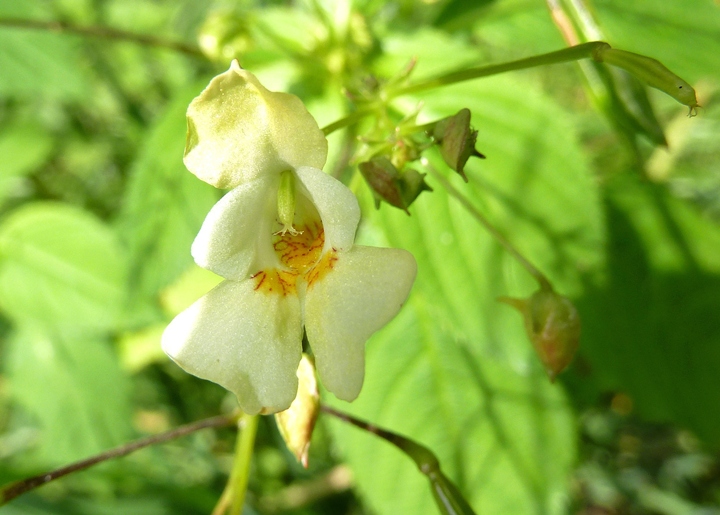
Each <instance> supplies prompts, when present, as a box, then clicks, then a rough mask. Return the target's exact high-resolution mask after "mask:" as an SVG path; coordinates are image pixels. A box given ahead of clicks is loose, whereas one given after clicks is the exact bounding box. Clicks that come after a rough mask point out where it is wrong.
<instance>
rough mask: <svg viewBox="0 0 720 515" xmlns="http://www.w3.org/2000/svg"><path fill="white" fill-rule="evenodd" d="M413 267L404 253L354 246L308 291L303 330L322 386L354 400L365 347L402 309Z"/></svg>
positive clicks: (403, 251) (359, 380) (348, 399)
mask: <svg viewBox="0 0 720 515" xmlns="http://www.w3.org/2000/svg"><path fill="white" fill-rule="evenodd" d="M416 272H417V265H416V263H415V258H413V256H412V254H410V253H409V252H407V251H405V250H402V249H384V248H375V247H361V246H355V247H353V248H352V249H351V250H349V251H348V252H343V253H338V260H337V262H336V263H335V264H334V267H333V269H332V271H330V272H329V273H327V274H326V275H325V276H324V277H323V278H322V279H321V280H319V281H317V283H315V284H313V285H312V287H310V288H308V292H307V296H306V298H305V329H306V331H307V336H308V341H310V345H311V346H312V349H313V353H314V354H315V360H316V366H317V370H318V373H319V374H320V379H321V380H322V383H323V385H324V386H325V388H327V389H328V390H329V391H331V392H332V393H334V394H335V395H336V396H337V397H338V398H340V399H343V400H346V401H352V400H354V399H355V398H356V397H357V396H358V394H359V393H360V388H361V387H362V382H363V376H364V372H365V358H364V346H365V345H364V344H365V341H366V340H367V339H368V338H369V337H370V335H371V334H372V333H374V332H375V331H377V330H378V329H380V328H381V327H382V326H384V325H385V324H387V323H388V322H389V321H390V320H391V319H392V318H393V317H394V316H395V315H396V314H397V312H398V311H399V310H400V307H401V306H402V304H403V302H405V299H406V298H407V296H408V293H410V288H411V287H412V283H413V281H414V280H415V274H416Z"/></svg>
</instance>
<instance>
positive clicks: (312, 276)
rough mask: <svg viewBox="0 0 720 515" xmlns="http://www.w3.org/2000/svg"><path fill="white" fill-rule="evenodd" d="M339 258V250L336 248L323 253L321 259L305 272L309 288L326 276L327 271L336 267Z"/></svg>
mask: <svg viewBox="0 0 720 515" xmlns="http://www.w3.org/2000/svg"><path fill="white" fill-rule="evenodd" d="M337 260H338V257H337V251H336V250H335V249H332V250H330V251H328V252H326V253H325V254H323V256H322V258H321V259H320V261H318V262H317V264H316V265H315V266H314V267H312V269H310V270H309V271H308V272H307V274H305V279H306V280H307V283H308V288H312V286H313V284H315V283H316V282H317V281H319V280H320V279H322V278H323V277H325V276H326V275H327V273H328V272H329V271H330V270H332V269H333V268H334V267H335V263H336V262H337Z"/></svg>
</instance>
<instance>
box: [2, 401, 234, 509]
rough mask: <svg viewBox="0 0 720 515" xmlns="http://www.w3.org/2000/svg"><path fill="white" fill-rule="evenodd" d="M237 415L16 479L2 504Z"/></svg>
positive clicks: (226, 423) (228, 421)
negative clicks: (63, 478) (44, 486)
mask: <svg viewBox="0 0 720 515" xmlns="http://www.w3.org/2000/svg"><path fill="white" fill-rule="evenodd" d="M237 419H238V415H237V414H234V415H220V416H217V417H211V418H206V419H203V420H198V421H197V422H193V423H191V424H187V425H184V426H180V427H178V428H175V429H172V430H170V431H167V432H166V433H161V434H158V435H153V436H148V437H147V438H141V439H139V440H135V441H134V442H130V443H127V444H125V445H121V446H120V447H116V448H114V449H110V450H109V451H105V452H102V453H100V454H97V455H95V456H92V457H90V458H87V459H84V460H80V461H77V462H75V463H71V464H70V465H67V466H65V467H61V468H59V469H56V470H53V471H50V472H46V473H44V474H39V475H37V476H33V477H29V478H27V479H23V480H20V481H16V482H15V483H10V484H9V485H6V486H4V487H3V488H0V506H2V505H4V504H6V503H7V502H9V501H11V500H12V499H14V498H15V497H17V496H19V495H22V494H24V493H26V492H29V491H30V490H34V489H35V488H37V487H39V486H42V485H44V484H46V483H49V482H50V481H54V480H56V479H58V478H61V477H63V476H67V475H68V474H72V473H73V472H78V471H80V470H85V469H87V468H90V467H92V466H93V465H97V464H98V463H102V462H103V461H107V460H112V459H115V458H121V457H123V456H127V455H128V454H130V453H131V452H134V451H137V450H138V449H142V448H144V447H149V446H151V445H157V444H160V443H165V442H169V441H171V440H175V439H177V438H180V437H182V436H186V435H189V434H191V433H194V432H196V431H200V430H201V429H206V428H209V427H225V426H230V425H233V424H235V423H236V421H237Z"/></svg>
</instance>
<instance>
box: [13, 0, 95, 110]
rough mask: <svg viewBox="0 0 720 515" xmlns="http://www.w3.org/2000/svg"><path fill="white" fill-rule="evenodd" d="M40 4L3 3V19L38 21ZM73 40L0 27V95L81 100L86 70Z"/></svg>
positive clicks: (71, 38) (68, 37)
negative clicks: (0, 71)
mask: <svg viewBox="0 0 720 515" xmlns="http://www.w3.org/2000/svg"><path fill="white" fill-rule="evenodd" d="M41 7H42V4H41V3H40V2H37V1H28V2H17V1H16V0H0V16H2V17H8V18H25V19H28V18H29V19H38V18H40V17H41V16H42V14H43V9H42V8H41ZM74 43H75V40H74V38H73V37H72V36H67V35H58V34H53V33H51V32H49V31H47V30H31V29H21V28H12V27H7V26H4V27H0V70H2V73H0V95H5V96H14V97H21V98H30V97H33V96H35V95H43V96H49V97H55V98H61V99H74V100H78V99H81V98H83V96H84V95H86V94H87V82H86V76H85V75H86V74H85V70H83V69H82V67H81V65H80V59H79V55H78V53H77V51H76V49H75V46H74Z"/></svg>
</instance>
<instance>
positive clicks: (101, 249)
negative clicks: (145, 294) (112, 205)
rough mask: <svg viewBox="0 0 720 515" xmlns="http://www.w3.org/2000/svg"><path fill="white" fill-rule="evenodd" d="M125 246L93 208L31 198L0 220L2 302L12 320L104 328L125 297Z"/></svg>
mask: <svg viewBox="0 0 720 515" xmlns="http://www.w3.org/2000/svg"><path fill="white" fill-rule="evenodd" d="M124 257H125V256H124V251H123V249H122V247H121V246H120V244H119V242H118V241H117V239H116V237H115V234H114V233H113V232H112V231H111V230H110V228H109V227H107V226H106V225H105V224H103V223H102V222H101V221H99V220H97V219H96V218H94V217H93V216H92V215H90V214H89V213H87V212H85V211H82V210H81V209H78V208H75V207H72V206H69V205H67V204H60V203H55V202H36V203H32V204H27V205H25V206H23V207H21V208H20V209H18V210H16V211H15V212H13V213H12V214H11V215H10V216H9V217H8V218H6V219H5V220H4V221H3V222H2V224H1V225H0V307H2V309H3V311H4V312H5V314H6V315H8V316H9V317H10V318H12V319H13V320H14V321H15V322H19V323H23V322H29V323H33V324H39V325H42V326H44V327H48V328H55V329H65V328H73V329H80V328H85V329H89V330H98V331H104V330H108V329H111V328H113V327H115V326H116V324H117V322H118V317H119V312H120V309H121V306H122V302H123V299H124V296H125V291H126V290H125V277H126V267H125V259H124Z"/></svg>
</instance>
